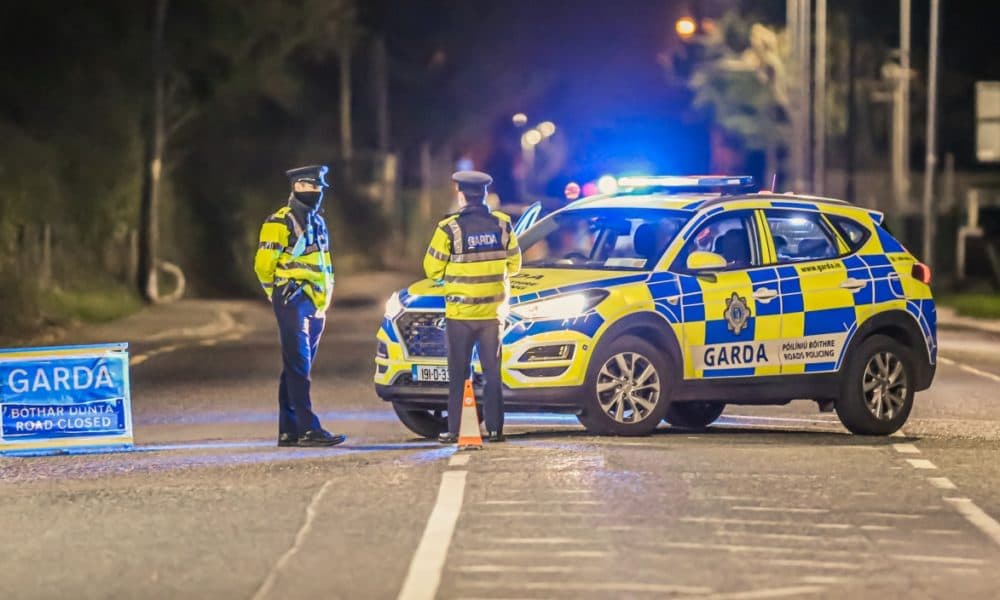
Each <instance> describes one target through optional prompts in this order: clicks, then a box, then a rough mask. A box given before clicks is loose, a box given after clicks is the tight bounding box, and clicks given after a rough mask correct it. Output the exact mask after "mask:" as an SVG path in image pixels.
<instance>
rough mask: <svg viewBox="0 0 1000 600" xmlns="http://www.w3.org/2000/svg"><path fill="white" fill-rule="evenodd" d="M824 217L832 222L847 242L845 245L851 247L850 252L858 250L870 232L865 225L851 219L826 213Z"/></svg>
mask: <svg viewBox="0 0 1000 600" xmlns="http://www.w3.org/2000/svg"><path fill="white" fill-rule="evenodd" d="M826 218H827V219H829V220H830V223H832V224H833V227H834V228H835V229H836V230H837V233H839V234H840V237H842V238H844V241H845V242H847V247H848V248H850V249H851V252H857V251H858V250H860V249H861V247H862V246H864V245H865V242H867V241H868V238H869V237H870V236H871V234H872V233H871V231H870V230H869V229H868V228H867V227H865V226H864V225H862V224H861V223H858V222H857V221H855V220H853V219H849V218H847V217H840V216H836V215H827V216H826Z"/></svg>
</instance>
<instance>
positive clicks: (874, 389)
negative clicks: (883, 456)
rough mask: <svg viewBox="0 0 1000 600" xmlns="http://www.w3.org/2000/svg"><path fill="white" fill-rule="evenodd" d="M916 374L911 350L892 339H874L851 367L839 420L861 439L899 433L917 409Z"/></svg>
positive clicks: (839, 405)
mask: <svg viewBox="0 0 1000 600" xmlns="http://www.w3.org/2000/svg"><path fill="white" fill-rule="evenodd" d="M915 374H916V370H915V368H914V366H913V359H912V358H911V357H910V352H909V349H907V348H906V347H905V346H903V345H902V344H900V343H899V342H897V341H896V340H894V339H892V338H890V337H887V336H884V335H873V336H872V337H870V338H868V339H866V340H864V341H863V342H862V343H861V346H860V347H859V348H858V349H857V352H856V353H855V354H854V355H853V357H852V358H851V360H850V362H849V364H848V366H847V371H846V372H845V373H844V377H845V379H844V383H843V387H842V389H841V394H840V397H839V398H838V399H837V401H836V407H837V417H838V418H840V422H841V423H843V424H844V427H846V428H847V429H848V430H850V431H851V433H856V434H859V435H889V434H891V433H893V432H895V431H897V430H898V429H899V428H900V427H902V426H903V423H905V422H906V419H907V418H908V417H909V416H910V410H911V409H912V408H913V386H914V383H915Z"/></svg>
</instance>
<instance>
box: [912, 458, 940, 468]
mask: <svg viewBox="0 0 1000 600" xmlns="http://www.w3.org/2000/svg"><path fill="white" fill-rule="evenodd" d="M906 462H908V463H910V466H911V467H913V468H914V469H936V468H937V466H936V465H935V464H934V463H932V462H931V461H929V460H927V459H926V458H908V459H906Z"/></svg>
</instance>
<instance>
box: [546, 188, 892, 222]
mask: <svg viewBox="0 0 1000 600" xmlns="http://www.w3.org/2000/svg"><path fill="white" fill-rule="evenodd" d="M578 208H637V209H672V210H682V211H687V212H691V213H692V214H694V213H697V212H699V211H701V210H704V209H714V210H712V212H716V211H721V210H725V209H727V208H798V209H802V210H817V211H818V210H824V211H825V210H826V209H831V212H837V213H840V214H846V215H851V214H854V215H855V216H861V215H863V214H867V215H869V216H870V217H871V218H872V219H874V221H875V222H876V223H881V222H882V219H883V215H882V213H880V212H878V211H873V210H868V209H865V208H862V207H860V206H855V205H853V204H851V203H849V202H847V201H845V200H838V199H836V198H826V197H822V196H810V195H805V194H792V193H787V194H779V193H774V192H758V193H749V194H748V193H741V194H733V195H726V194H718V193H705V192H682V193H642V194H635V193H617V194H605V195H600V196H589V197H587V198H581V199H580V200H577V201H575V202H573V203H571V204H569V205H567V206H566V207H565V208H564V209H563V210H574V209H578Z"/></svg>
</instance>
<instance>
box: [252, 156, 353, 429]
mask: <svg viewBox="0 0 1000 600" xmlns="http://www.w3.org/2000/svg"><path fill="white" fill-rule="evenodd" d="M326 172H327V167H325V166H323V165H314V166H309V167H301V168H298V169H292V170H291V171H288V172H286V173H285V174H286V175H287V176H288V178H289V180H290V182H291V186H292V193H291V196H289V198H288V205H287V206H284V207H282V208H280V209H279V210H278V211H277V212H276V213H274V214H273V215H271V216H270V217H269V218H268V219H267V221H266V222H265V223H264V225H263V227H261V230H260V243H259V245H258V247H257V255H256V257H255V258H254V270H255V271H256V272H257V278H258V279H259V280H260V284H261V285H262V286H263V287H264V293H266V294H267V298H268V299H269V300H270V301H271V304H272V305H273V307H274V315H275V317H276V318H277V320H278V331H279V332H280V338H281V362H282V367H283V369H282V371H281V380H280V383H279V386H278V410H279V414H278V445H279V446H335V445H337V444H340V443H342V442H343V441H344V440H345V439H347V438H346V437H345V436H343V435H335V434H332V433H330V432H329V431H326V430H325V429H323V427H322V426H321V425H320V422H319V418H318V417H317V416H316V413H314V412H313V410H312V400H311V398H310V393H309V388H310V372H311V370H312V365H313V361H314V360H315V359H316V350H317V349H318V348H319V339H320V336H321V335H322V334H323V328H324V326H325V324H326V309H327V308H328V307H329V306H330V298H331V296H332V295H333V264H332V262H331V259H330V234H329V232H328V231H327V229H326V222H325V221H324V220H323V217H321V216H320V215H319V212H318V211H319V208H320V204H321V203H322V201H323V190H324V189H325V188H327V187H329V186H328V185H327V183H326V180H325V179H324V175H326Z"/></svg>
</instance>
